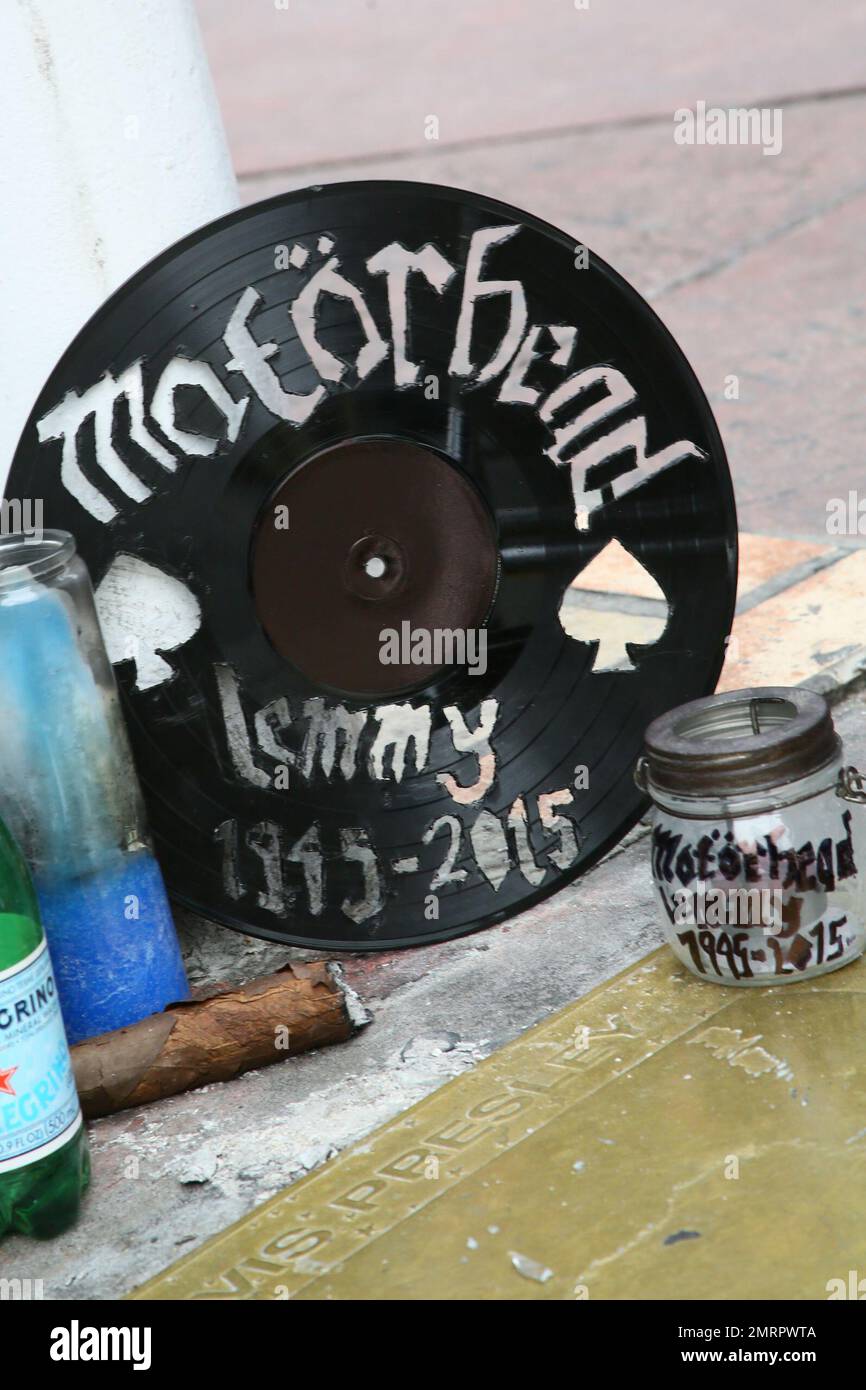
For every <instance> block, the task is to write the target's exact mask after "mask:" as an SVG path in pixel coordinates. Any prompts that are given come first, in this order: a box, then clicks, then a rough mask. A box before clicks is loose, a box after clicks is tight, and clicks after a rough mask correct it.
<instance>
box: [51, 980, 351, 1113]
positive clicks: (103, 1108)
mask: <svg viewBox="0 0 866 1390" xmlns="http://www.w3.org/2000/svg"><path fill="white" fill-rule="evenodd" d="M369 1021H370V1015H369V1014H368V1013H367V1011H366V1009H365V1008H364V1006H363V1005H362V1004H361V1002H360V1000H359V999H358V997H357V995H356V994H355V993H354V991H353V990H351V989H349V987H348V986H347V985H345V984H344V983H343V982H342V979H341V971H340V967H339V966H338V965H335V964H333V963H331V962H328V961H324V960H319V961H310V962H308V963H304V964H290V965H284V966H283V967H282V969H280V970H278V971H276V973H275V974H273V975H263V976H262V977H261V978H260V979H257V980H250V981H249V983H248V984H245V985H239V986H237V985H235V986H232V985H217V986H214V987H213V988H211V989H209V990H208V991H207V992H204V993H202V994H201V995H199V997H198V998H196V999H191V1000H187V1001H184V1002H183V1003H179V1004H169V1005H168V1007H167V1008H165V1009H164V1010H163V1011H162V1013H159V1014H151V1015H150V1016H149V1017H148V1018H144V1019H142V1020H141V1022H140V1023H133V1024H131V1025H130V1026H129V1027H127V1028H118V1029H116V1030H115V1031H114V1032H113V1033H101V1034H99V1036H98V1037H95V1038H88V1039H86V1041H84V1042H81V1043H77V1044H76V1045H75V1046H74V1047H73V1048H71V1049H70V1051H71V1054H72V1068H73V1071H74V1073H75V1083H76V1085H77V1087H78V1094H79V1096H80V1098H81V1108H82V1110H83V1112H84V1115H85V1117H86V1118H87V1119H96V1118H97V1117H98V1116H100V1115H112V1114H114V1113H115V1112H116V1111H118V1110H128V1109H130V1108H131V1107H132V1106H135V1105H147V1104H149V1103H150V1101H154V1100H162V1099H163V1098H164V1097H165V1096H174V1095H177V1094H178V1093H179V1092H180V1091H191V1090H194V1089H195V1088H196V1087H198V1086H208V1085H210V1083H211V1082H213V1081H231V1080H232V1078H233V1077H235V1076H240V1075H241V1074H242V1072H245V1071H251V1070H253V1068H255V1067H267V1066H270V1065H271V1063H273V1062H280V1061H282V1060H283V1059H284V1058H285V1057H288V1056H291V1055H292V1054H293V1053H297V1052H306V1051H307V1050H308V1049H309V1048H313V1047H326V1046H328V1045H329V1044H331V1043H337V1042H345V1041H346V1039H347V1038H350V1037H351V1036H352V1034H353V1033H355V1032H357V1030H358V1028H361V1027H363V1026H364V1024H366V1023H369Z"/></svg>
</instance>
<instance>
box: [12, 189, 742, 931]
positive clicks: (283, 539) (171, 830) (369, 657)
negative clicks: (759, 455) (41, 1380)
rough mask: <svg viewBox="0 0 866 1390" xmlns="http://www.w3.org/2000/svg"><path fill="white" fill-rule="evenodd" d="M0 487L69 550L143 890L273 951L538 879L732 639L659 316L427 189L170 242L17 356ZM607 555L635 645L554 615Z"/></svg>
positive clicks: (711, 494)
mask: <svg viewBox="0 0 866 1390" xmlns="http://www.w3.org/2000/svg"><path fill="white" fill-rule="evenodd" d="M8 495H9V497H10V498H20V499H21V500H22V501H24V499H32V498H40V499H42V502H43V518H44V524H45V525H46V526H49V527H59V528H63V529H66V530H69V531H71V532H72V533H73V534H74V535H75V537H76V539H77V541H78V546H79V550H80V553H81V554H82V555H83V557H84V559H85V560H86V562H87V564H88V565H89V567H90V571H91V574H92V577H93V582H94V585H95V587H96V591H97V603H98V607H99V612H100V618H101V621H102V626H103V631H104V634H105V638H106V643H107V646H108V651H109V656H110V658H111V660H112V662H113V664H114V667H115V670H116V673H117V678H118V682H119V685H120V690H121V697H122V700H123V704H124V710H125V713H126V716H127V721H128V725H129V729H130V734H131V738H132V742H133V749H134V753H135V757H136V762H137V766H138V768H139V771H140V774H141V778H142V783H143V787H144V791H145V794H146V797H147V801H148V807H149V812H150V817H151V823H152V827H153V831H154V837H155V842H156V849H157V853H158V855H159V857H160V861H161V863H162V866H163V870H164V872H165V875H166V880H167V883H168V886H169V889H170V891H171V893H172V895H173V896H174V897H175V898H176V899H177V900H178V901H180V902H182V903H184V904H186V905H187V906H189V907H191V908H193V909H194V910H196V911H198V912H200V913H202V914H204V915H205V916H208V917H212V918H215V919H217V920H218V921H221V922H224V923H226V924H227V925H229V926H234V927H237V928H240V929H243V930H247V931H251V932H253V933H255V934H257V935H260V936H266V937H271V938H274V939H278V940H284V941H286V942H294V943H298V944H301V945H307V946H326V947H348V948H357V949H365V948H367V949H370V948H382V947H384V946H393V945H411V944H415V943H417V942H421V941H430V940H437V939H443V938H446V937H450V936H455V935H458V934H460V933H463V932H467V931H471V930H474V929H476V928H478V927H481V926H484V925H485V924H487V923H490V922H494V921H501V920H502V919H503V918H505V917H508V916H510V915H512V914H514V913H515V912H517V911H519V910H520V909H521V908H523V907H526V906H527V905H529V904H531V903H533V902H535V901H537V900H539V899H540V898H542V897H544V896H546V895H547V894H549V893H551V892H553V891H554V890H555V889H556V888H558V887H560V886H561V885H562V884H564V883H566V882H568V881H570V880H571V879H573V878H574V877H575V876H576V875H577V874H578V873H579V872H580V871H581V870H582V869H584V868H585V867H587V865H589V864H591V863H592V862H594V861H595V860H596V859H597V858H598V857H599V855H601V854H602V853H603V852H604V851H605V850H606V849H608V848H609V847H610V846H611V845H613V844H614V843H615V842H616V841H617V840H618V839H619V838H620V837H621V836H622V834H623V833H624V831H625V830H626V829H627V828H628V827H629V826H630V825H631V824H633V823H634V821H635V819H636V817H637V815H638V814H639V811H640V808H641V798H640V794H639V792H638V791H637V789H636V788H635V786H634V784H633V781H632V769H633V766H634V763H635V761H636V759H637V757H638V755H639V752H640V749H641V740H642V735H643V731H644V728H645V727H646V725H647V724H648V723H649V722H650V720H652V719H653V718H655V717H656V716H657V715H658V714H660V713H662V712H663V711H665V710H667V709H669V708H671V707H672V706H673V705H676V704H679V703H681V702H683V701H686V700H690V699H693V698H695V697H697V696H700V695H704V694H707V693H709V692H710V691H712V690H713V688H714V686H715V681H716V679H717V677H718V674H719V671H720V669H721V665H722V661H723V657H724V646H725V639H726V636H727V634H728V632H729V630H730V624H731V620H732V614H733V603H734V594H735V578H736V519H735V513H734V506H733V496H732V490H731V484H730V479H729V476H728V471H727V465H726V461H725V457H724V452H723V449H722V445H721V441H720V439H719V435H718V431H717V429H716V427H715V424H714V422H713V419H712V415H711V413H710V410H709V407H708V405H707V402H706V400H705V398H704V396H703V394H702V392H701V390H700V387H699V386H698V383H697V381H696V379H695V377H694V374H693V373H692V371H691V370H690V368H689V366H688V364H687V362H686V361H685V359H684V357H683V355H682V353H681V352H680V350H679V349H678V348H677V346H676V344H675V343H674V341H673V339H672V338H671V336H670V334H669V333H668V332H667V330H666V329H665V328H664V326H663V325H662V324H661V322H660V321H659V319H658V318H657V317H656V316H655V314H654V313H653V312H652V310H651V309H650V308H649V307H648V306H647V305H646V304H645V303H644V301H643V300H642V299H641V298H640V297H639V295H637V294H636V292H635V291H634V290H632V289H631V288H630V286H628V285H627V284H626V282H625V281H623V280H622V279H621V277H620V276H618V275H617V274H616V273H615V272H614V271H613V270H611V269H610V267H608V266H607V265H605V264H604V262H602V261H600V260H599V259H598V258H597V257H596V256H594V255H593V254H592V253H590V252H587V251H586V248H584V247H582V246H580V245H579V244H578V243H575V242H574V241H573V239H571V238H569V237H567V236H565V235H564V234H563V233H561V232H559V231H557V230H555V229H554V228H552V227H550V226H548V225H547V224H545V223H542V222H540V221H538V220H537V219H535V218H533V217H532V216H530V215H528V214H526V213H522V212H519V211H517V210H515V209H514V208H511V207H508V206H506V205H504V204H502V203H498V202H496V201H494V200H492V199H489V198H486V197H480V196H476V195H473V194H470V193H465V192H459V191H457V190H454V189H448V188H439V187H435V186H431V185H425V184H411V183H389V182H384V183H380V182H373V183H346V184H335V185H331V186H327V187H319V188H313V189H306V190H302V191H300V192H294V193H291V194H287V195H284V196H280V197H278V198H274V199H271V200H269V201H267V202H264V203H259V204H256V205H253V206H251V207H247V208H244V209H242V210H241V211H239V212H237V213H233V214H231V215H229V216H228V217H225V218H223V219H220V220H219V221H217V222H215V223H212V224H210V225H208V226H206V227H204V228H202V229H201V230H200V231H198V232H196V233H194V234H193V235H192V236H190V237H188V238H186V239H185V240H184V241H182V242H180V243H178V244H177V245H176V246H173V247H172V248H170V249H169V250H168V251H166V252H165V253H164V254H163V255H161V256H160V257H159V258H158V259H157V260H155V261H153V262H151V263H150V264H149V265H148V266H146V267H145V268H144V269H143V270H141V271H140V272H139V273H138V274H137V275H135V276H134V277H133V279H132V280H130V281H129V282H128V283H127V284H126V285H125V286H123V287H122V288H121V289H120V290H118V291H117V292H116V293H115V294H114V295H113V296H112V297H111V298H110V299H109V300H108V302H107V303H106V304H105V306H104V307H103V308H102V309H101V310H100V311H99V312H98V313H97V314H96V315H95V317H94V318H93V319H92V320H91V321H90V322H89V323H88V324H87V325H86V327H85V328H84V329H83V330H82V332H81V333H80V334H79V336H78V337H77V338H76V340H75V341H74V343H73V344H72V346H71V347H70V349H69V350H68V352H67V353H66V354H65V355H64V357H63V358H62V360H61V362H60V363H59V364H58V366H57V368H56V369H55V371H54V372H53V373H52V376H51V378H50V379H49V381H48V384H47V385H46V387H45V389H44V391H43V392H42V394H41V396H40V398H39V400H38V402H37V404H36V406H35V408H34V411H33V413H32V415H31V418H30V420H29V422H28V425H27V428H26V430H25V432H24V435H23V436H22V440H21V443H20V445H19V448H18V451H17V453H16V456H15V461H14V464H13V468H12V473H11V476H10V483H9V487H8ZM610 547H615V548H616V549H617V551H619V550H620V549H624V550H625V551H626V552H627V553H628V555H629V556H630V557H632V559H633V561H634V562H635V564H636V565H639V566H640V567H641V568H642V569H643V570H644V571H646V572H647V574H648V575H649V576H650V577H651V580H652V581H653V582H654V584H655V585H656V586H657V588H658V590H659V591H660V593H661V595H663V597H664V601H665V602H664V610H663V612H664V616H663V620H662V622H661V623H660V624H659V627H660V629H661V630H660V631H659V633H658V635H657V636H656V637H655V638H654V640H652V641H646V642H643V643H640V644H637V643H635V642H632V641H629V640H627V639H622V640H619V641H616V640H611V627H610V624H611V623H612V622H613V621H614V617H612V615H611V614H610V613H609V612H606V611H604V609H603V608H599V609H598V611H597V614H593V617H595V616H597V619H598V630H597V631H594V630H586V624H585V623H584V624H583V625H582V626H581V627H580V630H579V631H575V628H574V625H573V624H570V623H569V621H568V613H569V605H570V604H573V601H574V598H573V596H574V591H573V590H571V588H570V586H571V583H572V581H573V580H574V579H575V577H576V576H577V575H578V574H580V573H581V571H583V570H584V569H585V568H586V567H587V566H588V565H590V564H591V563H592V562H593V561H595V560H596V558H597V557H599V556H602V555H603V554H604V553H605V552H606V551H607V550H608V548H610ZM614 616H615V615H614Z"/></svg>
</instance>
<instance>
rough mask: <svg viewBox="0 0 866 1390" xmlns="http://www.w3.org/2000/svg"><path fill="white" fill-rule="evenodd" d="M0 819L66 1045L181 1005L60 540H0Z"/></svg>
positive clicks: (172, 955) (178, 969) (168, 937)
mask: <svg viewBox="0 0 866 1390" xmlns="http://www.w3.org/2000/svg"><path fill="white" fill-rule="evenodd" d="M0 816H2V818H3V819H4V820H5V821H6V824H7V825H8V826H9V828H10V830H11V831H12V833H13V834H14V835H15V837H16V839H17V840H18V843H19V845H20V846H21V848H22V850H23V852H24V855H25V857H26V858H27V860H28V862H29V864H30V868H31V870H32V873H33V879H34V883H35V886H36V892H37V895H38V898H39V906H40V910H41V914H42V920H43V923H44V926H45V931H46V934H47V936H48V941H49V946H50V950H51V957H52V960H53V962H54V970H55V975H56V977H57V987H58V991H59V995H60V1004H61V1008H62V1010H63V1018H64V1022H65V1024H66V1031H67V1035H68V1037H69V1041H70V1042H73V1043H74V1042H77V1041H80V1039H82V1038H86V1037H92V1036H93V1035H94V1034H96V1033H105V1032H108V1031H110V1030H111V1029H114V1028H121V1027H123V1026H124V1025H125V1024H128V1023H135V1022H137V1021H138V1020H139V1019H141V1018H144V1017H145V1016H146V1015H147V1014H152V1013H156V1012H158V1011H159V1010H160V1009H162V1008H164V1007H165V1005H166V1004H169V1003H171V1002H172V1001H174V1000H178V999H186V998H188V997H189V986H188V984H187V979H186V974H185V971H184V968H183V962H182V960H181V955H180V947H179V945H178V940H177V935H176V933H175V928H174V922H173V920H172V916H171V910H170V908H169V905H168V899H167V896H166V891H165V885H164V883H163V880H162V874H161V872H160V869H159V865H158V864H157V862H156V859H155V858H154V855H153V849H152V846H151V842H150V839H149V836H148V831H147V824H146V817H145V811H144V805H143V801H142V797H141V791H140V788H139V783H138V778H137V775H136V772H135V767H134V765H133V761H132V753H131V750H130V746H129V741H128V738H127V734H126V728H125V725H124V722H123V716H122V713H121V710H120V703H119V700H118V696H117V686H116V683H115V679H114V672H113V670H112V668H111V665H110V663H109V660H108V657H107V655H106V651H105V644H104V642H103V640H102V633H101V631H100V628H99V620H98V618H97V615H96V608H95V604H94V599H93V589H92V586H91V583H90V576H89V574H88V572H87V567H86V565H85V564H84V562H83V560H82V559H81V558H80V556H78V555H77V554H76V550H75V542H74V540H73V538H72V537H71V536H70V535H68V534H66V533H65V532H62V531H46V532H43V533H42V535H41V536H40V537H38V538H27V537H24V536H7V537H4V538H0Z"/></svg>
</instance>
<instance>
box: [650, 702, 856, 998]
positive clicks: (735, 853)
mask: <svg viewBox="0 0 866 1390" xmlns="http://www.w3.org/2000/svg"><path fill="white" fill-rule="evenodd" d="M635 780H636V781H637V784H638V786H639V787H640V788H641V789H642V790H643V791H645V792H647V793H648V795H649V796H650V797H651V799H652V802H653V807H652V817H651V826H652V838H651V850H650V853H651V862H652V876H653V882H654V885H655V889H656V894H657V897H658V902H659V912H660V917H661V922H662V926H663V928H664V932H665V936H666V938H667V940H668V942H669V944H670V946H671V948H672V949H673V951H674V954H675V955H676V956H677V957H678V958H679V960H681V961H682V963H683V964H684V965H685V966H687V968H688V969H689V970H691V971H692V972H693V973H694V974H695V975H698V976H699V977H700V978H701V979H704V980H711V981H713V982H715V983H717V984H727V985H760V984H786V983H789V982H791V981H795V980H807V979H811V978H812V977H814V976H816V975H822V974H825V973H826V972H827V971H830V970H837V969H838V968H839V967H840V966H842V965H846V964H847V963H848V962H849V961H851V960H854V959H855V958H856V957H857V956H859V955H860V953H861V951H862V950H863V946H864V941H866V930H864V920H863V908H862V903H861V888H860V883H859V876H858V868H859V864H860V860H861V857H862V854H863V851H864V839H863V831H864V824H863V818H862V814H861V812H860V811H859V810H858V809H856V803H857V802H862V801H863V800H866V796H864V792H863V789H862V783H861V779H860V776H859V774H858V773H857V772H856V770H855V769H854V768H846V767H845V766H844V764H843V752H842V744H841V740H840V739H839V736H838V734H837V733H836V731H835V729H834V727H833V720H832V717H831V715H830V710H829V707H828V705H827V702H826V700H825V699H824V698H823V696H821V695H818V694H815V693H814V692H812V691H808V690H802V689H786V688H780V687H765V688H759V689H751V690H735V691H728V692H726V693H725V694H722V695H711V696H709V697H707V698H706V699H702V700H693V701H692V702H691V703H690V704H687V705H681V706H680V707H679V708H678V709H674V710H670V711H669V712H668V713H667V714H664V715H662V716H661V717H660V718H659V719H656V720H654V722H653V723H652V724H650V726H649V728H648V729H647V731H646V735H645V740H644V753H643V756H642V757H641V758H640V759H639V761H638V765H637V768H636V770H635Z"/></svg>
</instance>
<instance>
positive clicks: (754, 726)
mask: <svg viewBox="0 0 866 1390" xmlns="http://www.w3.org/2000/svg"><path fill="white" fill-rule="evenodd" d="M841 748H842V744H841V740H840V739H839V736H838V734H837V733H836V731H835V729H834V727H833V720H832V717H831V715H830V708H829V706H828V704H827V701H826V700H825V699H824V697H823V695H817V694H815V693H814V692H813V691H810V690H801V689H790V688H786V687H784V686H763V687H759V688H753V689H749V690H731V691H728V692H727V693H725V694H724V695H710V696H707V697H706V698H705V699H702V700H692V701H691V702H690V703H689V704H687V705H680V706H679V707H678V708H677V709H672V710H669V711H668V712H667V714H663V715H661V716H660V717H659V718H658V719H654V720H653V722H652V724H650V726H649V728H648V729H647V731H646V734H645V736H644V757H643V758H641V760H640V763H639V765H638V769H637V770H636V780H637V782H638V785H639V786H642V787H643V789H644V790H647V789H648V788H647V780H648V781H649V783H650V784H651V787H650V788H649V789H650V790H651V789H652V787H657V788H658V789H659V790H660V791H667V792H675V793H678V794H680V795H686V796H713V795H715V794H716V793H718V794H725V795H730V794H733V795H737V794H740V793H749V792H752V791H761V790H764V789H766V788H770V787H778V786H784V785H785V784H787V783H789V782H794V781H797V780H799V779H800V778H801V777H809V776H811V774H812V773H814V772H819V771H820V770H821V768H823V767H828V766H829V765H831V764H832V763H833V762H835V761H836V760H837V759H838V758H839V756H840V754H841Z"/></svg>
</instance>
